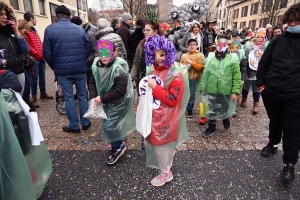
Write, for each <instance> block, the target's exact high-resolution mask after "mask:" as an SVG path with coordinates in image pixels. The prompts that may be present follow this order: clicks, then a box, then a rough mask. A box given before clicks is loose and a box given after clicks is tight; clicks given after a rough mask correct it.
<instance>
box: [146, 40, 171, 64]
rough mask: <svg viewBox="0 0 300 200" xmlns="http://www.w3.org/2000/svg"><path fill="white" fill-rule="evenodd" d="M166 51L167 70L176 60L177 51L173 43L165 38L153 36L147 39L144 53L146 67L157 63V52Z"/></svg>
mask: <svg viewBox="0 0 300 200" xmlns="http://www.w3.org/2000/svg"><path fill="white" fill-rule="evenodd" d="M158 50H164V51H165V52H166V60H165V61H164V65H165V67H167V68H170V66H171V65H172V64H173V63H174V62H175V60H176V49H175V46H174V44H173V43H172V42H170V41H169V40H168V39H166V38H165V37H164V36H159V35H156V36H152V37H149V38H147V40H146V42H145V45H144V51H145V59H146V65H147V66H149V65H151V64H154V62H155V51H158Z"/></svg>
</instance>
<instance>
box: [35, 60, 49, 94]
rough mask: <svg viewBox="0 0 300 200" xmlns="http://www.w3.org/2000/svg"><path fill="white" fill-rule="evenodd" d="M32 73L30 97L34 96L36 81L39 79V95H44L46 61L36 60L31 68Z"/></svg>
mask: <svg viewBox="0 0 300 200" xmlns="http://www.w3.org/2000/svg"><path fill="white" fill-rule="evenodd" d="M33 71H34V73H33V76H32V84H31V90H32V91H31V92H32V96H36V92H37V84H38V83H37V82H38V79H39V87H40V93H41V94H45V93H46V78H45V73H46V61H45V60H36V61H35V64H34V67H33Z"/></svg>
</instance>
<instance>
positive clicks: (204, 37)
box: [202, 29, 217, 49]
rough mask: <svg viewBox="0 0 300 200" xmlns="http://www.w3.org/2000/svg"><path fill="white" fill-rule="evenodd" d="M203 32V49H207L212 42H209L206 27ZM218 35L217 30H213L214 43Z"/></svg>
mask: <svg viewBox="0 0 300 200" xmlns="http://www.w3.org/2000/svg"><path fill="white" fill-rule="evenodd" d="M202 33H203V49H205V48H207V47H210V46H211V45H212V44H209V43H208V33H207V32H206V29H204V30H203V31H202ZM216 37H217V34H216V32H215V30H213V43H214V42H215V39H216Z"/></svg>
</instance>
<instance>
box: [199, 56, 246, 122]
mask: <svg viewBox="0 0 300 200" xmlns="http://www.w3.org/2000/svg"><path fill="white" fill-rule="evenodd" d="M241 85H242V80H241V72H240V60H239V57H238V55H237V54H227V55H226V57H225V58H224V59H221V60H218V59H217V58H216V56H215V53H209V55H208V57H207V59H206V60H205V67H204V71H203V74H202V77H201V85H200V92H201V98H202V103H203V105H204V111H205V112H204V113H203V114H204V116H205V117H207V118H208V119H211V120H223V119H226V118H229V117H231V116H233V115H234V114H235V109H236V103H234V102H233V101H232V99H231V95H232V94H240V92H241Z"/></svg>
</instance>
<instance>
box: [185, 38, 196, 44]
mask: <svg viewBox="0 0 300 200" xmlns="http://www.w3.org/2000/svg"><path fill="white" fill-rule="evenodd" d="M191 42H196V43H197V44H198V41H197V40H196V39H193V38H191V39H189V40H188V41H187V42H186V44H189V43H191Z"/></svg>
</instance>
